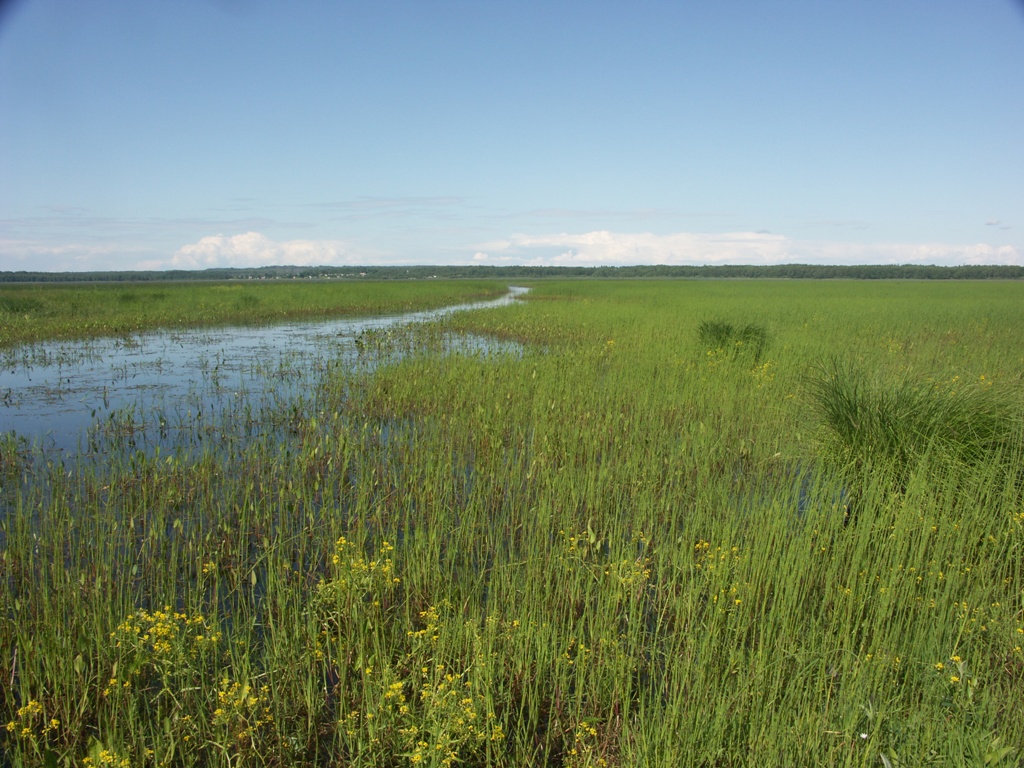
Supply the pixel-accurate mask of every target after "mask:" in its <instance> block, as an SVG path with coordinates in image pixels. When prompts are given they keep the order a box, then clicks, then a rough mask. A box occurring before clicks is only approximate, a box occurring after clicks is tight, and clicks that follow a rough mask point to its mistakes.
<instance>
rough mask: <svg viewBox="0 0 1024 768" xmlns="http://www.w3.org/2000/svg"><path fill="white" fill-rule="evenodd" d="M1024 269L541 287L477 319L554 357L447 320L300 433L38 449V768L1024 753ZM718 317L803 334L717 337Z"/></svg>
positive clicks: (27, 727)
mask: <svg viewBox="0 0 1024 768" xmlns="http://www.w3.org/2000/svg"><path fill="white" fill-rule="evenodd" d="M1022 292H1024V286H1018V285H1016V284H974V283H971V284H956V285H934V284H915V283H872V284H864V283H822V284H814V283H801V284H793V283H784V282H771V283H754V282H729V283H711V282H639V281H635V282H621V283H620V282H597V281H595V282H583V281H578V282H564V283H538V284H537V285H536V286H534V289H533V292H532V293H531V294H530V297H529V299H528V300H527V301H525V302H523V303H519V304H516V305H512V306H509V307H506V308H502V309H498V310H491V311H487V312H481V313H469V314H462V315H458V316H455V317H453V318H451V319H449V320H448V321H446V322H445V324H444V325H445V329H446V330H447V331H472V332H475V333H484V334H490V335H493V336H496V337H500V338H504V339H511V340H516V341H519V342H521V343H523V344H525V350H524V352H523V353H522V354H502V355H496V356H483V355H472V354H466V355H449V356H445V357H440V356H439V355H438V353H437V351H436V346H435V345H434V340H435V339H436V329H425V330H424V331H423V334H422V338H423V343H422V350H423V351H422V353H419V354H413V355H412V356H409V357H406V358H404V359H403V360H401V361H399V362H396V363H393V364H390V365H387V366H385V367H383V368H380V369H378V370H376V371H375V372H374V373H372V374H361V373H358V372H355V371H345V370H343V369H340V368H338V367H327V368H326V369H325V370H326V373H324V374H323V375H320V374H315V373H314V372H310V381H309V386H308V388H306V391H307V392H308V395H307V396H306V397H304V398H302V399H301V400H300V401H299V402H297V403H292V404H288V405H287V406H286V408H287V413H282V412H278V411H275V410H273V409H271V410H269V411H267V412H266V413H263V414H261V415H260V416H261V418H263V419H265V420H266V421H267V422H268V423H287V424H288V429H287V430H285V431H283V432H281V433H280V434H283V435H285V437H283V438H282V437H279V436H273V435H268V436H265V437H264V438H259V439H255V440H254V441H253V442H251V443H249V444H245V445H242V444H238V443H236V442H230V443H226V444H224V445H221V446H214V447H213V449H212V450H211V451H210V452H209V453H208V454H206V455H205V456H201V457H199V458H189V457H188V456H187V455H185V454H184V453H183V454H181V455H169V456H168V455H160V456H153V457H148V458H147V457H143V456H138V455H134V456H133V455H123V456H119V457H118V456H115V457H114V458H113V459H112V460H111V461H110V462H108V463H107V464H105V465H103V466H95V465H89V464H81V465H72V466H63V465H62V464H61V463H60V462H53V461H48V457H46V456H41V455H33V454H23V453H22V452H20V449H19V448H18V446H17V444H16V443H15V442H13V441H12V442H10V443H8V444H5V445H4V447H3V456H4V466H5V470H4V474H3V475H0V482H2V483H3V487H2V492H0V498H2V500H3V503H4V504H5V510H6V512H5V516H4V517H3V521H2V525H0V536H2V539H0V541H2V552H0V558H2V559H0V562H2V563H3V573H4V576H5V578H4V579H3V581H2V582H0V605H2V607H3V610H2V613H0V617H2V620H0V657H2V659H3V662H4V663H3V682H4V685H3V686H0V720H2V721H3V722H8V721H9V722H10V723H11V724H12V727H11V728H10V729H9V730H6V731H2V732H0V738H2V739H3V745H4V749H5V753H4V754H5V755H6V756H7V757H6V759H7V761H8V762H9V763H10V764H11V765H42V764H46V760H47V759H51V760H52V761H54V762H56V764H58V765H61V764H67V765H72V764H74V765H81V764H84V758H85V757H87V756H90V755H91V757H92V762H93V764H102V760H103V757H104V755H103V750H107V752H106V757H108V758H109V759H111V760H115V761H121V760H125V761H127V763H126V764H130V765H163V764H167V765H182V766H188V765H204V766H205V765H222V766H228V765H270V766H279V765H281V766H285V765H288V766H291V765H296V766H314V765H324V764H342V765H355V766H378V765H383V766H391V765H394V766H402V765H434V766H440V765H448V764H450V765H470V766H473V765H477V766H483V765H492V766H522V765H534V766H598V765H605V766H637V765H645V766H666V767H668V766H671V767H673V768H675V766H679V765H687V766H740V765H823V766H824V765H842V766H879V765H893V766H895V765H901V766H909V765H942V766H950V765H952V766H975V765H977V766H981V765H1005V766H1009V765H1015V764H1017V761H1019V760H1020V758H1021V757H1022V756H1024V752H1022V749H1024V710H1022V708H1021V707H1020V706H1019V702H1020V701H1021V699H1022V694H1024V652H1022V646H1024V613H1022V611H1024V573H1022V566H1021V563H1022V562H1024V557H1022V556H1024V551H1022V548H1024V514H1022V512H1021V509H1022V506H1021V502H1022V500H1021V493H1020V487H1019V485H1018V484H1017V483H1016V482H1015V481H1014V480H1013V477H1012V475H1013V473H1012V472H1008V471H1006V470H1007V467H1009V466H1013V465H1014V463H1015V462H1017V463H1016V466H1019V462H1018V460H1017V459H1016V458H1014V457H1017V456H1019V455H1020V449H1021V446H1022V444H1024V435H1022V425H1021V423H1020V419H1019V413H1020V410H1019V409H1020V406H1021V397H1020V391H1021V390H1020V385H1021V383H1022V372H1024V317H1022V316H1021V310H1020V307H1021V306H1024V301H1022V299H1024V295H1021V294H1022ZM707 318H718V319H720V320H721V322H723V323H729V324H732V326H733V327H734V328H743V327H744V326H746V325H748V324H754V325H757V326H760V327H763V328H766V329H770V330H771V344H770V346H767V347H766V348H765V350H764V351H763V353H762V356H761V358H760V359H759V360H756V361H755V360H754V359H752V358H746V359H744V358H743V357H739V356H737V357H734V356H731V355H729V356H724V355H716V354H712V355H709V354H708V347H707V346H706V343H705V342H704V341H703V340H702V339H701V334H700V324H701V322H702V321H703V320H706V319H707ZM414 338H415V337H414ZM408 342H409V340H408V339H407V340H406V341H405V342H404V343H408ZM716 349H717V348H716ZM831 360H836V361H838V362H837V363H836V366H835V367H828V366H829V361H831ZM823 366H824V368H823ZM823 371H824V375H823ZM833 374H837V375H836V377H835V378H836V381H835V382H832V380H831V379H829V378H828V377H829V376H831V375H833ZM982 376H984V379H982ZM954 377H959V378H958V379H957V381H956V384H955V390H956V392H957V394H953V392H954V385H953V384H950V382H952V381H953V379H954ZM814 382H817V384H815V383H814ZM988 382H994V383H993V384H992V385H991V387H989V385H988ZM833 385H834V387H835V389H836V392H837V394H830V393H829V391H828V387H829V386H833ZM816 387H817V388H818V389H816ZM822 387H825V390H826V392H825V394H824V395H823V393H822V391H821V388H822ZM844 387H845V389H844ZM964 392H969V393H970V394H969V395H965V394H963V393H964ZM844 393H845V394H844ZM975 397H977V399H975ZM843 398H845V399H846V400H847V401H850V402H851V403H852V405H848V406H843V405H841V403H842V402H843ZM830 403H832V404H833V405H835V409H836V410H837V411H838V415H837V416H834V417H833V416H830V415H829V411H828V405H829V404H830ZM893 403H895V404H893ZM906 403H911V404H913V405H914V407H910V406H906V407H905V404H906ZM918 406H920V407H922V408H923V409H924V410H923V411H921V412H920V413H919V412H918V411H917V410H916V408H917V407H918ZM282 407H285V406H282ZM844 407H845V408H846V409H847V410H846V413H847V416H849V414H850V413H854V414H857V416H856V417H855V418H853V423H855V424H860V423H862V422H861V420H860V414H862V413H864V412H868V413H870V412H872V410H874V411H878V412H879V413H887V412H888V411H887V410H886V409H889V408H891V409H893V411H894V413H897V414H898V418H897V417H893V418H890V419H889V420H888V421H885V420H884V419H882V418H881V417H879V423H880V424H882V425H883V426H878V427H875V426H872V427H871V428H870V429H868V428H861V427H857V428H854V429H852V434H853V435H854V438H853V439H852V440H849V441H846V440H847V439H846V438H844V437H843V434H844V432H843V430H844V429H845V427H844V426H843V425H844V424H846V423H847V422H848V421H850V418H846V417H844V416H843V415H842V414H843V411H842V409H843V408H844ZM929 409H930V410H929ZM979 415H981V416H986V417H991V419H992V424H993V425H994V426H993V430H994V431H991V430H990V431H982V430H981V428H980V427H978V426H977V425H976V424H975V419H976V418H978V417H979ZM225 418H228V419H230V418H232V417H231V415H230V414H228V415H226V416H225ZM844 418H846V421H844ZM887 418H888V417H887ZM948 418H954V420H955V419H961V420H962V421H961V422H957V423H959V424H961V425H962V424H963V423H964V422H963V420H966V421H967V422H970V423H971V424H972V425H973V426H972V429H975V430H976V432H977V433H978V437H977V439H975V436H974V435H975V433H972V432H968V433H964V432H963V431H962V430H961V429H959V428H958V429H956V430H953V431H952V432H948V431H944V430H946V429H947V428H946V427H945V426H943V425H944V424H945V422H946V420H947V419H948ZM872 423H873V422H872ZM986 429H987V428H986ZM847 431H848V432H850V431H851V430H847ZM891 432H896V433H898V434H899V435H906V436H907V437H908V439H910V440H911V441H912V446H913V447H912V449H911V448H906V449H904V448H903V447H902V444H901V442H900V440H898V439H897V440H896V442H895V448H894V447H893V443H892V440H891V439H890V438H891V435H890V433H891ZM844 441H846V442H844ZM886 441H889V442H886ZM943 441H945V442H947V443H949V446H950V448H949V450H947V451H938V450H936V449H935V446H937V445H938V444H939V443H940V442H943ZM844 446H845V447H844ZM851 446H852V447H851ZM847 450H849V451H850V454H849V455H850V456H862V455H863V456H868V457H870V458H871V461H872V462H874V463H873V464H872V466H874V467H880V466H881V465H882V464H885V466H886V467H890V466H892V460H891V457H892V455H893V451H896V454H895V455H897V456H900V455H902V454H900V453H899V452H900V451H904V454H905V455H906V456H907V457H908V458H907V460H906V462H905V463H904V464H903V465H902V466H903V469H902V470H901V474H900V477H899V481H900V482H899V483H898V484H897V483H894V482H893V473H892V471H890V470H889V469H886V470H885V471H882V469H878V471H866V472H856V473H854V472H850V471H849V466H848V465H849V463H850V462H849V461H847V460H845V459H843V460H839V459H837V456H846V455H847V454H845V453H842V451H847ZM976 451H983V453H980V454H979V453H976ZM989 451H994V453H989ZM879 456H884V457H886V458H885V460H884V461H883V460H882V459H881V458H877V457H879ZM992 456H997V457H999V461H992V460H990V459H991V457H992ZM911 458H912V460H910V459H911ZM854 482H856V484H857V485H856V487H855V488H854V487H853V486H852V485H851V483H854ZM854 490H855V491H856V494H857V499H858V514H857V519H856V524H855V525H848V524H846V520H845V518H844V514H843V509H842V507H843V499H844V497H845V496H846V495H847V494H849V493H851V492H852V491H854ZM165 606H167V607H168V608H165ZM2 725H3V723H0V728H2ZM115 764H116V763H115Z"/></svg>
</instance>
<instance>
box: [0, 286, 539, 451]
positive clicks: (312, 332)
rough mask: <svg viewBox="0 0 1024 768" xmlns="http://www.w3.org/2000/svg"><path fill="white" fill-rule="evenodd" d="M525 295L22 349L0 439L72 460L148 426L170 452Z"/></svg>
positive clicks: (9, 373)
mask: <svg viewBox="0 0 1024 768" xmlns="http://www.w3.org/2000/svg"><path fill="white" fill-rule="evenodd" d="M526 290H527V289H525V288H512V289H510V291H509V293H508V294H507V295H505V296H504V297H502V298H500V299H496V300H493V301H487V302H477V303H472V304H461V305H458V306H452V307H445V308H443V309H437V310H429V311H424V312H412V313H406V314H402V315H389V316H378V317H363V318H354V319H353V318H347V319H337V320H328V321H316V322H301V323H287V324H281V325H271V326H261V327H231V328H218V329H216V330H213V331H211V330H205V331H202V330H199V331H186V332H181V331H162V332H153V333H146V334H141V335H138V336H133V337H131V338H129V339H123V338H117V339H98V340H91V341H85V342H55V343H45V344H31V345H24V346H22V347H18V348H15V349H13V350H7V351H6V352H4V353H3V357H2V363H3V368H2V370H0V434H5V433H11V432H13V433H15V434H16V435H18V436H20V437H22V438H24V439H26V440H27V441H28V442H30V443H32V444H35V445H39V446H42V447H45V448H47V449H56V450H59V451H64V452H75V451H80V450H83V449H84V448H85V447H86V446H85V444H84V443H83V441H84V440H85V439H86V436H87V434H88V432H89V430H90V429H93V430H95V429H96V428H97V425H102V426H103V427H104V428H105V429H106V430H107V431H108V432H115V433H116V432H117V430H118V429H121V430H122V431H124V432H125V433H128V432H133V431H135V430H136V428H137V427H138V424H139V423H140V420H142V421H143V422H144V424H145V428H146V429H148V430H150V431H152V432H154V433H155V434H156V435H157V437H158V442H163V443H165V444H167V443H170V442H173V440H171V437H170V432H171V431H172V430H173V429H174V428H175V427H176V426H177V427H181V426H182V425H194V424H195V422H196V421H202V420H203V419H206V420H210V419H212V418H216V415H217V414H219V413H221V412H223V411H225V410H230V409H233V408H235V407H237V406H238V405H239V404H241V403H243V401H244V402H245V403H254V402H259V401H261V400H266V399H267V398H273V399H274V400H275V401H277V402H280V401H281V399H282V398H285V399H287V398H291V397H294V396H296V395H298V394H300V393H301V392H302V391H303V390H304V389H305V388H306V387H308V384H309V378H308V377H309V374H310V372H311V371H315V370H325V369H327V368H328V367H334V368H337V366H349V367H355V366H359V365H364V366H365V365H372V364H373V361H375V360H379V359H380V358H379V356H375V355H373V354H371V353H372V352H373V349H371V347H375V348H377V349H380V348H381V347H382V344H381V342H382V339H384V337H385V336H386V335H387V334H388V333H390V332H391V331H392V330H396V329H399V328H402V327H405V326H408V325H410V324H420V323H424V322H428V321H431V320H436V319H438V318H441V317H443V316H445V315H448V314H451V313H453V312H457V311H462V310H467V309H486V308H491V307H498V306H502V305H505V304H508V303H510V302H512V301H514V300H515V298H516V297H517V296H519V295H521V294H522V293H524V292H525V291H526ZM492 347H494V342H488V341H487V340H483V339H479V338H471V337H457V338H450V337H449V338H446V348H448V349H452V348H460V349H490V348H492ZM152 438H153V436H152V435H150V439H152Z"/></svg>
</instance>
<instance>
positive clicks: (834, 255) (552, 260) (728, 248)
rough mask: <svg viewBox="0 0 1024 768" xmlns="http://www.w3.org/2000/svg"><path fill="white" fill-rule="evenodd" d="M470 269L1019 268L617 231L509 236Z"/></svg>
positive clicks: (824, 245)
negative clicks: (717, 266)
mask: <svg viewBox="0 0 1024 768" xmlns="http://www.w3.org/2000/svg"><path fill="white" fill-rule="evenodd" d="M473 251H474V255H473V260H474V262H475V263H478V264H486V263H494V264H499V263H500V264H548V265H552V266H628V265H635V264H678V265H691V264H696V265H703V264H753V265H768V264H793V263H800V264H938V265H946V266H955V265H959V264H1014V265H1022V264H1024V258H1022V255H1021V253H1020V251H1018V249H1017V248H1015V247H1013V246H1010V245H1002V246H996V245H990V244H987V243H977V244H971V245H958V244H947V243H868V244H865V243H847V242H823V241H802V240H794V239H791V238H788V237H785V236H783V235H774V234H771V233H765V232H730V233H722V234H705V233H693V232H678V233H675V234H669V235H655V234H651V233H634V234H631V233H618V232H609V231H607V230H601V231H595V232H586V233H583V234H565V233H563V234H557V235H515V236H513V237H511V238H509V239H507V240H498V241H493V242H488V243H480V244H477V245H476V246H475V247H474V248H473Z"/></svg>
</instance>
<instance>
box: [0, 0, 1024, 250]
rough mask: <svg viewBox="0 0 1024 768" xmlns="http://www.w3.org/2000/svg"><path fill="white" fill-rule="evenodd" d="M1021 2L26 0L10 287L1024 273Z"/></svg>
mask: <svg viewBox="0 0 1024 768" xmlns="http://www.w3.org/2000/svg"><path fill="white" fill-rule="evenodd" d="M1022 136H1024V3H1021V2H1019V1H1018V0H969V1H968V0H835V1H829V2H825V1H824V0H770V1H769V0H723V1H722V2H706V1H700V2H698V1H697V0H692V1H691V0H676V1H675V2H644V1H643V0H640V1H638V2H629V3H626V2H621V0H620V1H617V2H603V0H587V1H586V2H561V1H559V0H545V1H543V2H541V1H539V0H538V1H533V0H518V1H516V2H512V1H511V0H509V1H506V2H499V1H498V0H473V1H472V2H470V1H468V0H467V1H465V2H441V1H440V0H437V1H434V0H409V1H406V2H392V1H390V0H365V2H345V1H343V0H340V1H335V2H317V1H315V0H308V1H306V2H299V3H283V2H271V1H270V0H262V1H261V0H146V2H139V1H138V0H75V1H74V2H68V0H20V2H13V3H10V2H9V3H4V4H3V6H2V10H0V270H12V269H32V270H35V269H43V270H88V269H165V268H190V269H191V268H206V267H215V266H253V265H264V264H499V265H500V264H553V265H554V264H559V265H591V264H611V265H623V264H671V263H676V264H722V263H733V264H771V263H794V262H800V263H842V264H854V263H872V264H878V263H926V264H967V263H983V264H1024V140H1022V139H1021V137H1022Z"/></svg>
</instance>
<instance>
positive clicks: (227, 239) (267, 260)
mask: <svg viewBox="0 0 1024 768" xmlns="http://www.w3.org/2000/svg"><path fill="white" fill-rule="evenodd" d="M352 263H355V262H354V261H353V259H352V253H351V251H350V249H349V248H348V246H347V245H346V244H345V243H342V242H341V241H338V240H286V241H284V242H276V241H274V240H271V239H270V238H268V237H267V236H266V235H263V234H261V233H259V232H246V233H245V234H242V235H231V236H225V235H212V236H210V237H204V238H202V239H201V240H199V242H197V243H192V244H190V245H184V246H182V247H181V248H179V249H178V250H177V252H176V253H175V254H174V256H173V257H172V258H171V261H170V265H169V266H170V267H171V268H173V269H208V268H211V267H267V266H272V265H275V264H289V265H295V266H326V265H332V264H352Z"/></svg>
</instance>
